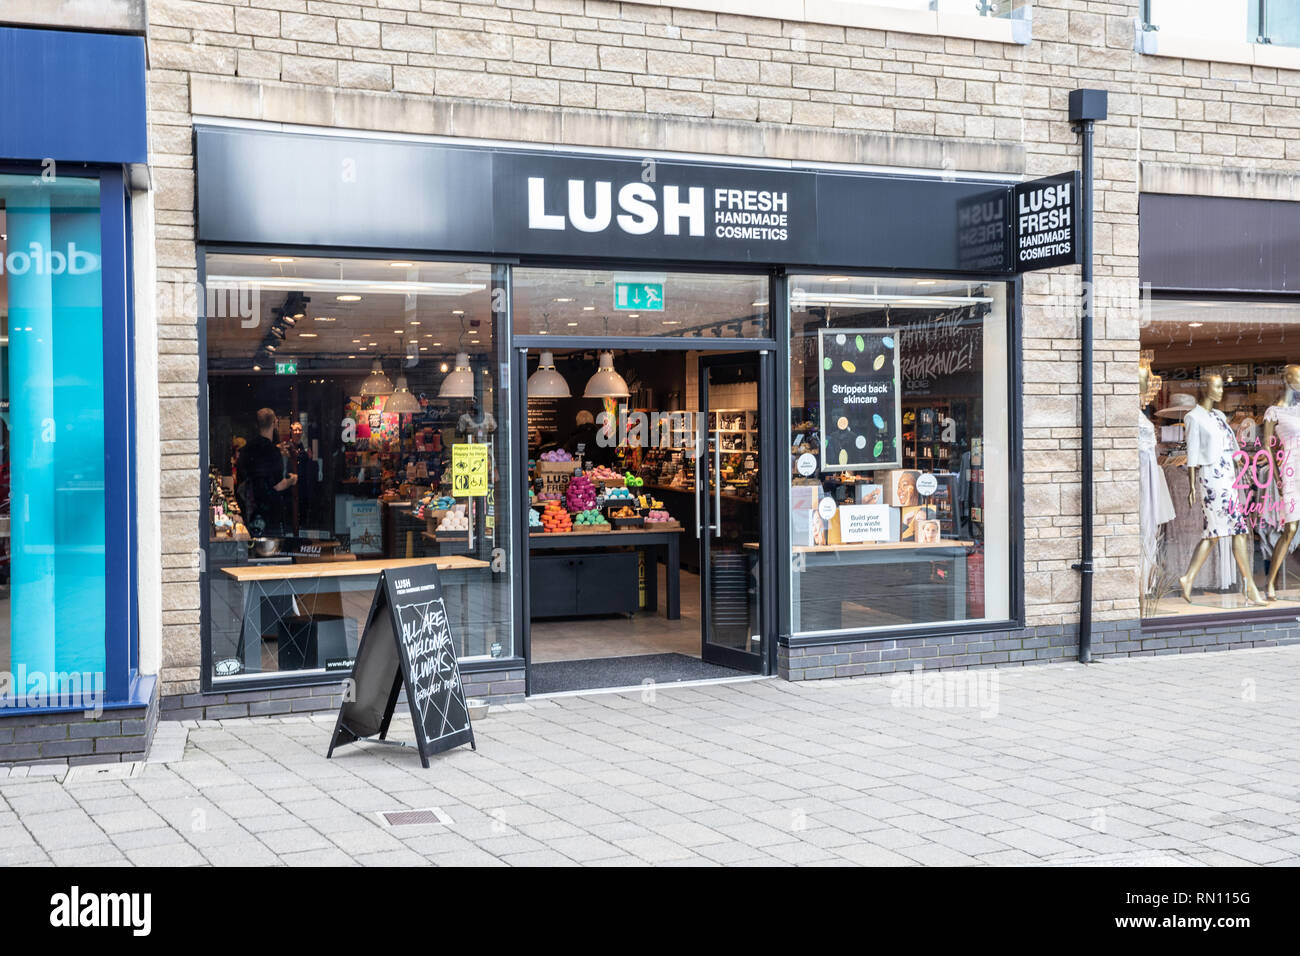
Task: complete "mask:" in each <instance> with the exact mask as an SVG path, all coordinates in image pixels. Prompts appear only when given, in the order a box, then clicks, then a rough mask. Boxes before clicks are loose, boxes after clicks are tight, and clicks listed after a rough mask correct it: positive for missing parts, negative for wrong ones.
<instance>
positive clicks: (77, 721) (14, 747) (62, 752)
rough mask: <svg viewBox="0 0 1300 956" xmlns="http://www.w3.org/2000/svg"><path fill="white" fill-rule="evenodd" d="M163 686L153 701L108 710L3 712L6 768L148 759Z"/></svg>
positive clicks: (0, 759)
mask: <svg viewBox="0 0 1300 956" xmlns="http://www.w3.org/2000/svg"><path fill="white" fill-rule="evenodd" d="M158 713H159V697H158V689H157V685H155V686H154V692H153V696H152V697H151V698H150V700H149V703H148V704H141V705H140V706H139V707H123V708H117V709H114V710H106V711H104V712H103V713H102V714H100V715H99V716H98V717H88V716H87V715H86V714H85V713H84V712H82V711H73V712H71V713H40V712H31V713H23V712H21V711H18V712H15V713H13V714H5V715H4V716H0V766H14V765H24V764H68V765H70V766H72V765H76V764H89V763H119V762H123V761H126V762H129V761H133V760H143V759H144V758H145V757H146V756H148V753H149V746H150V744H151V743H152V742H153V732H154V728H155V727H156V726H157V725H158Z"/></svg>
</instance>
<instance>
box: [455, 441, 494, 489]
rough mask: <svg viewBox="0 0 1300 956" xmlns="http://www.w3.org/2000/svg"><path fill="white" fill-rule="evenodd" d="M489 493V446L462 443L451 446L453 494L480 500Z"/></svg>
mask: <svg viewBox="0 0 1300 956" xmlns="http://www.w3.org/2000/svg"><path fill="white" fill-rule="evenodd" d="M487 492H488V446H487V445H471V444H469V443H468V442H461V443H458V444H455V445H452V446H451V494H452V497H454V498H478V497H481V496H482V495H486V494H487Z"/></svg>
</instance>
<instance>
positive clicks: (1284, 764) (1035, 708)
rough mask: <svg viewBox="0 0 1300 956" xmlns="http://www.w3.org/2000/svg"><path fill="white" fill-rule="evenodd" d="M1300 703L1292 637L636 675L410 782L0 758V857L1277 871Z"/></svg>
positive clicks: (250, 728)
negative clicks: (1137, 649)
mask: <svg viewBox="0 0 1300 956" xmlns="http://www.w3.org/2000/svg"><path fill="white" fill-rule="evenodd" d="M1297 688H1300V647H1286V648H1266V649H1256V650H1241V651H1233V652H1231V653H1223V654H1196V655H1181V656H1167V657H1154V658H1141V659H1127V660H1119V661H1106V662H1101V663H1098V664H1093V665H1089V666H1087V667H1084V666H1082V665H1079V664H1072V663H1071V664H1055V665H1046V666H1036V667H1026V668H1005V669H988V668H986V669H980V670H972V671H943V672H937V671H935V672H915V673H909V674H904V675H890V676H880V677H864V678H854V679H846V680H831V681H813V682H807V683H797V684H796V683H789V682H785V681H780V680H757V681H745V682H735V683H722V684H707V685H693V686H692V685H675V686H674V685H669V686H661V687H646V688H643V689H642V690H640V691H639V692H633V693H619V694H594V695H588V696H564V697H554V698H541V699H536V698H535V699H531V700H528V701H526V702H524V703H522V704H516V705H510V706H504V707H494V708H493V709H492V711H491V713H490V714H489V715H488V717H487V718H486V719H484V720H482V721H480V722H479V723H478V724H476V725H475V735H476V737H477V740H478V745H479V749H478V750H477V751H476V752H475V751H471V750H469V749H468V748H460V749H457V750H455V751H451V752H449V753H446V754H442V755H440V756H438V757H436V758H434V760H433V765H432V766H431V767H430V768H429V769H428V770H424V769H422V768H421V767H420V763H419V759H418V756H417V754H416V752H415V750H414V749H413V748H400V747H391V746H381V745H372V744H361V745H355V746H349V747H345V748H342V749H341V750H339V751H336V753H335V757H334V759H332V760H326V759H325V756H324V755H325V750H326V747H327V745H328V741H329V734H330V731H331V729H332V727H333V723H334V715H333V714H321V715H316V716H313V717H303V716H294V717H288V718H285V717H266V718H245V719H238V720H229V721H212V720H205V721H190V722H186V723H184V724H163V725H160V728H161V729H160V738H159V739H160V744H161V745H160V746H159V747H157V748H156V749H155V751H154V753H153V755H152V757H151V760H150V761H149V762H147V763H145V764H143V765H139V766H136V767H132V768H123V769H122V770H120V771H117V774H118V776H117V777H116V778H113V779H103V778H102V777H101V776H100V775H91V776H89V777H86V776H82V775H80V774H77V773H74V774H72V775H71V776H69V775H68V774H67V771H66V769H63V770H58V769H50V768H30V769H29V768H19V769H18V770H16V771H12V772H7V771H5V770H3V769H0V865H6V864H34V865H40V864H47V865H48V864H51V863H52V864H55V865H72V864H85V865H122V864H128V863H129V864H135V865H145V866H148V865H187V866H188V865H205V864H210V865H217V866H222V865H235V864H242V865H248V864H253V865H274V864H284V865H290V866H296V865H301V866H320V865H336V864H341V863H349V862H351V863H360V864H433V865H461V864H466V865H502V864H505V865H568V864H581V865H627V864H631V865H638V864H639V865H650V864H661V865H710V866H711V865H799V864H807V865H822V864H846V863H847V864H857V865H899V866H915V865H963V866H965V865H981V864H984V865H1026V864H1027V865H1050V866H1075V865H1089V864H1094V865H1114V866H1149V865H1169V864H1173V865H1186V866H1205V865H1224V864H1261V865H1295V864H1297V863H1300V692H1298V691H1297ZM393 736H394V737H395V738H396V739H398V740H403V739H405V740H410V739H412V737H411V727H410V723H409V719H404V718H400V717H399V718H398V719H395V721H394V728H393ZM422 808H436V809H437V810H438V812H439V813H440V814H441V815H442V818H443V819H444V820H446V821H448V822H444V823H434V824H420V825H415V826H400V827H390V826H388V825H386V823H385V821H384V820H383V819H382V818H381V816H380V815H379V811H383V810H403V809H422Z"/></svg>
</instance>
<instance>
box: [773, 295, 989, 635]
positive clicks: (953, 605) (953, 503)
mask: <svg viewBox="0 0 1300 956" xmlns="http://www.w3.org/2000/svg"><path fill="white" fill-rule="evenodd" d="M789 282H790V406H789V409H790V472H789V474H790V508H791V511H790V515H789V521H790V532H791V545H792V552H793V553H792V554H791V604H792V607H791V615H792V620H791V630H792V632H794V633H815V632H828V631H831V632H833V631H843V630H852V631H860V630H867V629H897V628H907V627H912V626H915V625H923V624H934V623H939V622H961V621H975V620H983V619H988V620H1005V619H1006V618H1007V617H1008V616H1009V611H1010V587H1009V554H1010V535H1011V531H1012V527H1011V509H1010V490H1009V489H1010V473H1009V463H1010V447H1009V433H1008V427H1009V426H1008V411H1007V409H1008V406H1009V402H1008V381H1009V377H1008V372H1009V370H1008V358H1007V318H1006V310H1007V305H1006V289H1005V286H1004V285H1002V284H1000V283H971V282H965V281H963V282H955V281H950V280H934V279H892V278H891V279H883V278H863V277H854V276H843V275H795V276H791V277H790V280H789Z"/></svg>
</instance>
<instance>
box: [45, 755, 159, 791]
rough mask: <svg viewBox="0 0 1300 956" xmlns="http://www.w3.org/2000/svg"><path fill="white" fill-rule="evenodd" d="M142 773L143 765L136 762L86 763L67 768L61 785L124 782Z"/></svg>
mask: <svg viewBox="0 0 1300 956" xmlns="http://www.w3.org/2000/svg"><path fill="white" fill-rule="evenodd" d="M143 772H144V764H143V763H140V762H138V761H133V762H130V763H88V764H78V765H77V766H75V767H69V768H68V773H67V775H66V776H65V777H64V778H63V785H64V786H65V787H66V786H67V785H68V784H70V783H98V782H99V781H101V780H126V779H128V778H130V777H138V776H140V774H141V773H143Z"/></svg>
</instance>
